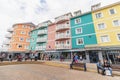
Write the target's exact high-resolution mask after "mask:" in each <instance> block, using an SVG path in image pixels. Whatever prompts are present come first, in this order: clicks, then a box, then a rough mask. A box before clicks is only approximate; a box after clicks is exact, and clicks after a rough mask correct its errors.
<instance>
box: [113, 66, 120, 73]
mask: <svg viewBox="0 0 120 80" xmlns="http://www.w3.org/2000/svg"><path fill="white" fill-rule="evenodd" d="M111 67H112V70H113V71H118V72H120V65H112V66H111Z"/></svg>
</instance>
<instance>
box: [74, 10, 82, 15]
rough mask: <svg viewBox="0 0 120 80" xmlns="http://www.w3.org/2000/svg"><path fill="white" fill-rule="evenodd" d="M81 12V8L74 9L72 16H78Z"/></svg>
mask: <svg viewBox="0 0 120 80" xmlns="http://www.w3.org/2000/svg"><path fill="white" fill-rule="evenodd" d="M81 14H82V11H81V10H78V11H75V12H74V16H78V15H81Z"/></svg>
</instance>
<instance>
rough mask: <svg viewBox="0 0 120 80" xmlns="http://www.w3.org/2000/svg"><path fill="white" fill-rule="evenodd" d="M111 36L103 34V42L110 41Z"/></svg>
mask: <svg viewBox="0 0 120 80" xmlns="http://www.w3.org/2000/svg"><path fill="white" fill-rule="evenodd" d="M109 41H110V40H109V37H108V35H105V36H101V42H109Z"/></svg>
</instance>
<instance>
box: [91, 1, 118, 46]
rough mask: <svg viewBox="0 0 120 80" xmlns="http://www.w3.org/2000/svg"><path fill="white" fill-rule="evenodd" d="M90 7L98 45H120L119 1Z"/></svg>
mask: <svg viewBox="0 0 120 80" xmlns="http://www.w3.org/2000/svg"><path fill="white" fill-rule="evenodd" d="M99 5H100V4H97V5H94V6H92V7H91V9H92V16H93V22H94V27H95V32H96V37H97V42H98V46H118V45H120V2H117V3H114V4H111V5H108V6H105V7H102V8H99Z"/></svg>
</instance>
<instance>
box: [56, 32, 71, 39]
mask: <svg viewBox="0 0 120 80" xmlns="http://www.w3.org/2000/svg"><path fill="white" fill-rule="evenodd" d="M62 38H70V34H66V33H64V34H58V35H56V39H62Z"/></svg>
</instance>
